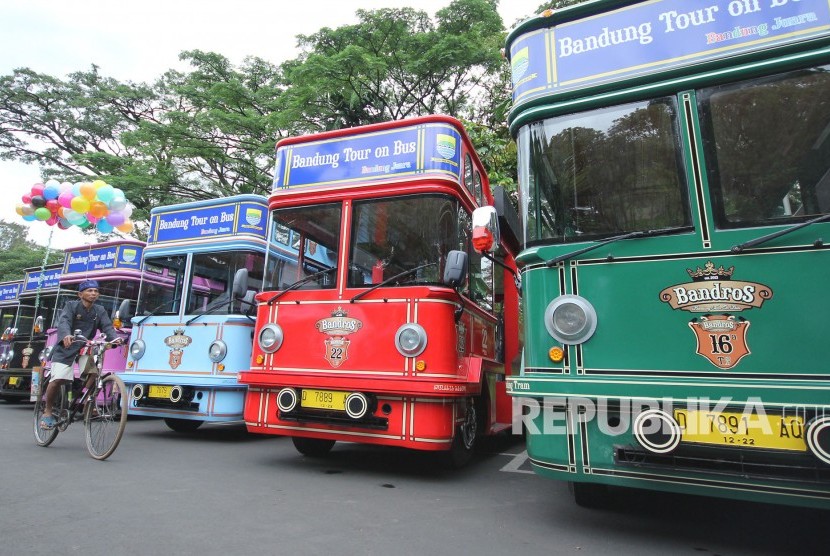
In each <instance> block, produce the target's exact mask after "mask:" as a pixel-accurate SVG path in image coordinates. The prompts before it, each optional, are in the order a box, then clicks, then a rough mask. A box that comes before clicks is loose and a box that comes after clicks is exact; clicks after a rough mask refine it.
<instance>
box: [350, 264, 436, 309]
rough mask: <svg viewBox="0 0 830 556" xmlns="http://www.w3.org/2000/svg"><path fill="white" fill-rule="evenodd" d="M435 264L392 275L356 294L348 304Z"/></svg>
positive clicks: (423, 265)
mask: <svg viewBox="0 0 830 556" xmlns="http://www.w3.org/2000/svg"><path fill="white" fill-rule="evenodd" d="M437 264H438V263H427V264H422V265H421V266H416V267H415V268H410V269H409V270H404V271H403V272H400V273H398V274H395V275H394V276H392V277H391V278H387V279H386V280H384V281H383V282H381V283H380V284H375V285H374V286H372V287H371V288H369V289H368V290H366V291H362V292H360V293H359V294H357V295H356V296H354V297H353V298H351V299H350V300H349V303H354V302H355V301H357V300H358V299H360V298H361V297H363V296H366V295H369V294H370V293H371V292H373V291H375V290H376V289H378V288H382V287H383V286H387V285H389V284H391V283H392V282H394V281H396V280H400V279H401V278H404V277H406V276H408V275H410V274H415V273H416V272H418V271H419V270H421V269H422V268H427V267H429V266H435V265H437Z"/></svg>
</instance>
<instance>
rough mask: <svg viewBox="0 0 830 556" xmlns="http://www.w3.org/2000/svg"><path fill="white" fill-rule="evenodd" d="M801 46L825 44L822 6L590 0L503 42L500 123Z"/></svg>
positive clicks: (826, 18) (829, 29) (549, 14)
mask: <svg viewBox="0 0 830 556" xmlns="http://www.w3.org/2000/svg"><path fill="white" fill-rule="evenodd" d="M804 42H809V43H811V44H813V45H815V46H824V45H827V44H830V3H828V2H823V1H821V2H820V1H815V2H791V1H790V2H783V3H782V2H781V1H780V0H779V1H775V2H769V1H765V2H760V1H757V0H746V1H744V2H734V1H730V0H712V1H711V2H707V3H706V4H705V5H702V4H700V5H699V4H698V3H692V2H688V1H684V0H645V1H642V0H641V1H635V0H596V1H592V2H585V3H582V4H578V5H575V6H571V7H568V8H564V9H561V10H547V11H545V12H543V14H542V15H539V16H536V17H534V18H531V19H528V20H526V21H524V22H523V23H521V24H520V25H519V26H517V27H516V28H515V29H514V30H513V31H511V32H510V34H509V35H508V37H507V43H506V54H507V57H508V59H509V60H510V64H511V70H512V74H513V108H512V109H511V112H510V116H509V120H511V121H512V120H513V119H515V117H516V114H517V113H518V112H520V111H521V110H523V109H525V108H528V107H531V106H535V105H538V104H540V103H545V102H550V101H551V100H565V99H568V98H574V97H577V96H585V95H587V94H595V93H599V92H602V91H605V90H610V89H619V88H621V87H625V86H632V85H637V84H641V83H643V82H654V81H655V80H659V79H669V78H674V77H678V76H685V75H690V74H693V73H699V72H702V71H708V70H711V69H715V68H719V67H723V66H726V65H729V64H735V63H738V62H748V61H752V60H756V59H762V58H766V57H769V56H770V55H771V54H772V53H773V52H771V51H784V50H786V49H787V48H794V45H796V44H799V43H804ZM612 52H613V55H612V54H611V53H612Z"/></svg>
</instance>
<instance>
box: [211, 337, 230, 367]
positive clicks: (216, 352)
mask: <svg viewBox="0 0 830 556" xmlns="http://www.w3.org/2000/svg"><path fill="white" fill-rule="evenodd" d="M227 354H228V344H226V343H225V342H223V341H222V340H214V341H213V343H212V344H210V348H208V357H210V360H211V361H213V362H214V363H218V362H220V361H221V360H222V359H224V358H225V356H226V355H227Z"/></svg>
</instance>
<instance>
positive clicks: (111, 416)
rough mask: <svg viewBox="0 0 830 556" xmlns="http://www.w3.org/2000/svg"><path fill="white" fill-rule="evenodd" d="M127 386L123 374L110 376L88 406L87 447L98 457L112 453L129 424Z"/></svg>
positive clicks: (85, 417)
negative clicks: (122, 377)
mask: <svg viewBox="0 0 830 556" xmlns="http://www.w3.org/2000/svg"><path fill="white" fill-rule="evenodd" d="M129 399H130V398H129V394H128V393H127V387H126V386H125V385H124V381H123V380H121V377H119V376H116V375H108V376H105V377H104V378H103V380H101V388H100V389H99V390H98V392H97V394H96V395H95V396H94V397H91V398H90V399H89V400H88V401H87V402H86V407H84V431H85V435H84V436H85V437H86V449H87V450H88V451H89V455H90V456H92V457H93V458H95V459H98V460H103V459H107V458H108V457H110V455H112V453H113V452H114V451H115V449H116V448H117V447H118V443H119V442H120V441H121V436H122V435H123V434H124V427H125V426H126V425H127V401H128V400H129Z"/></svg>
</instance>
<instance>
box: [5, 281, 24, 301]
mask: <svg viewBox="0 0 830 556" xmlns="http://www.w3.org/2000/svg"><path fill="white" fill-rule="evenodd" d="M20 286H21V282H11V283H5V284H0V301H15V300H17V296H18V295H20Z"/></svg>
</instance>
